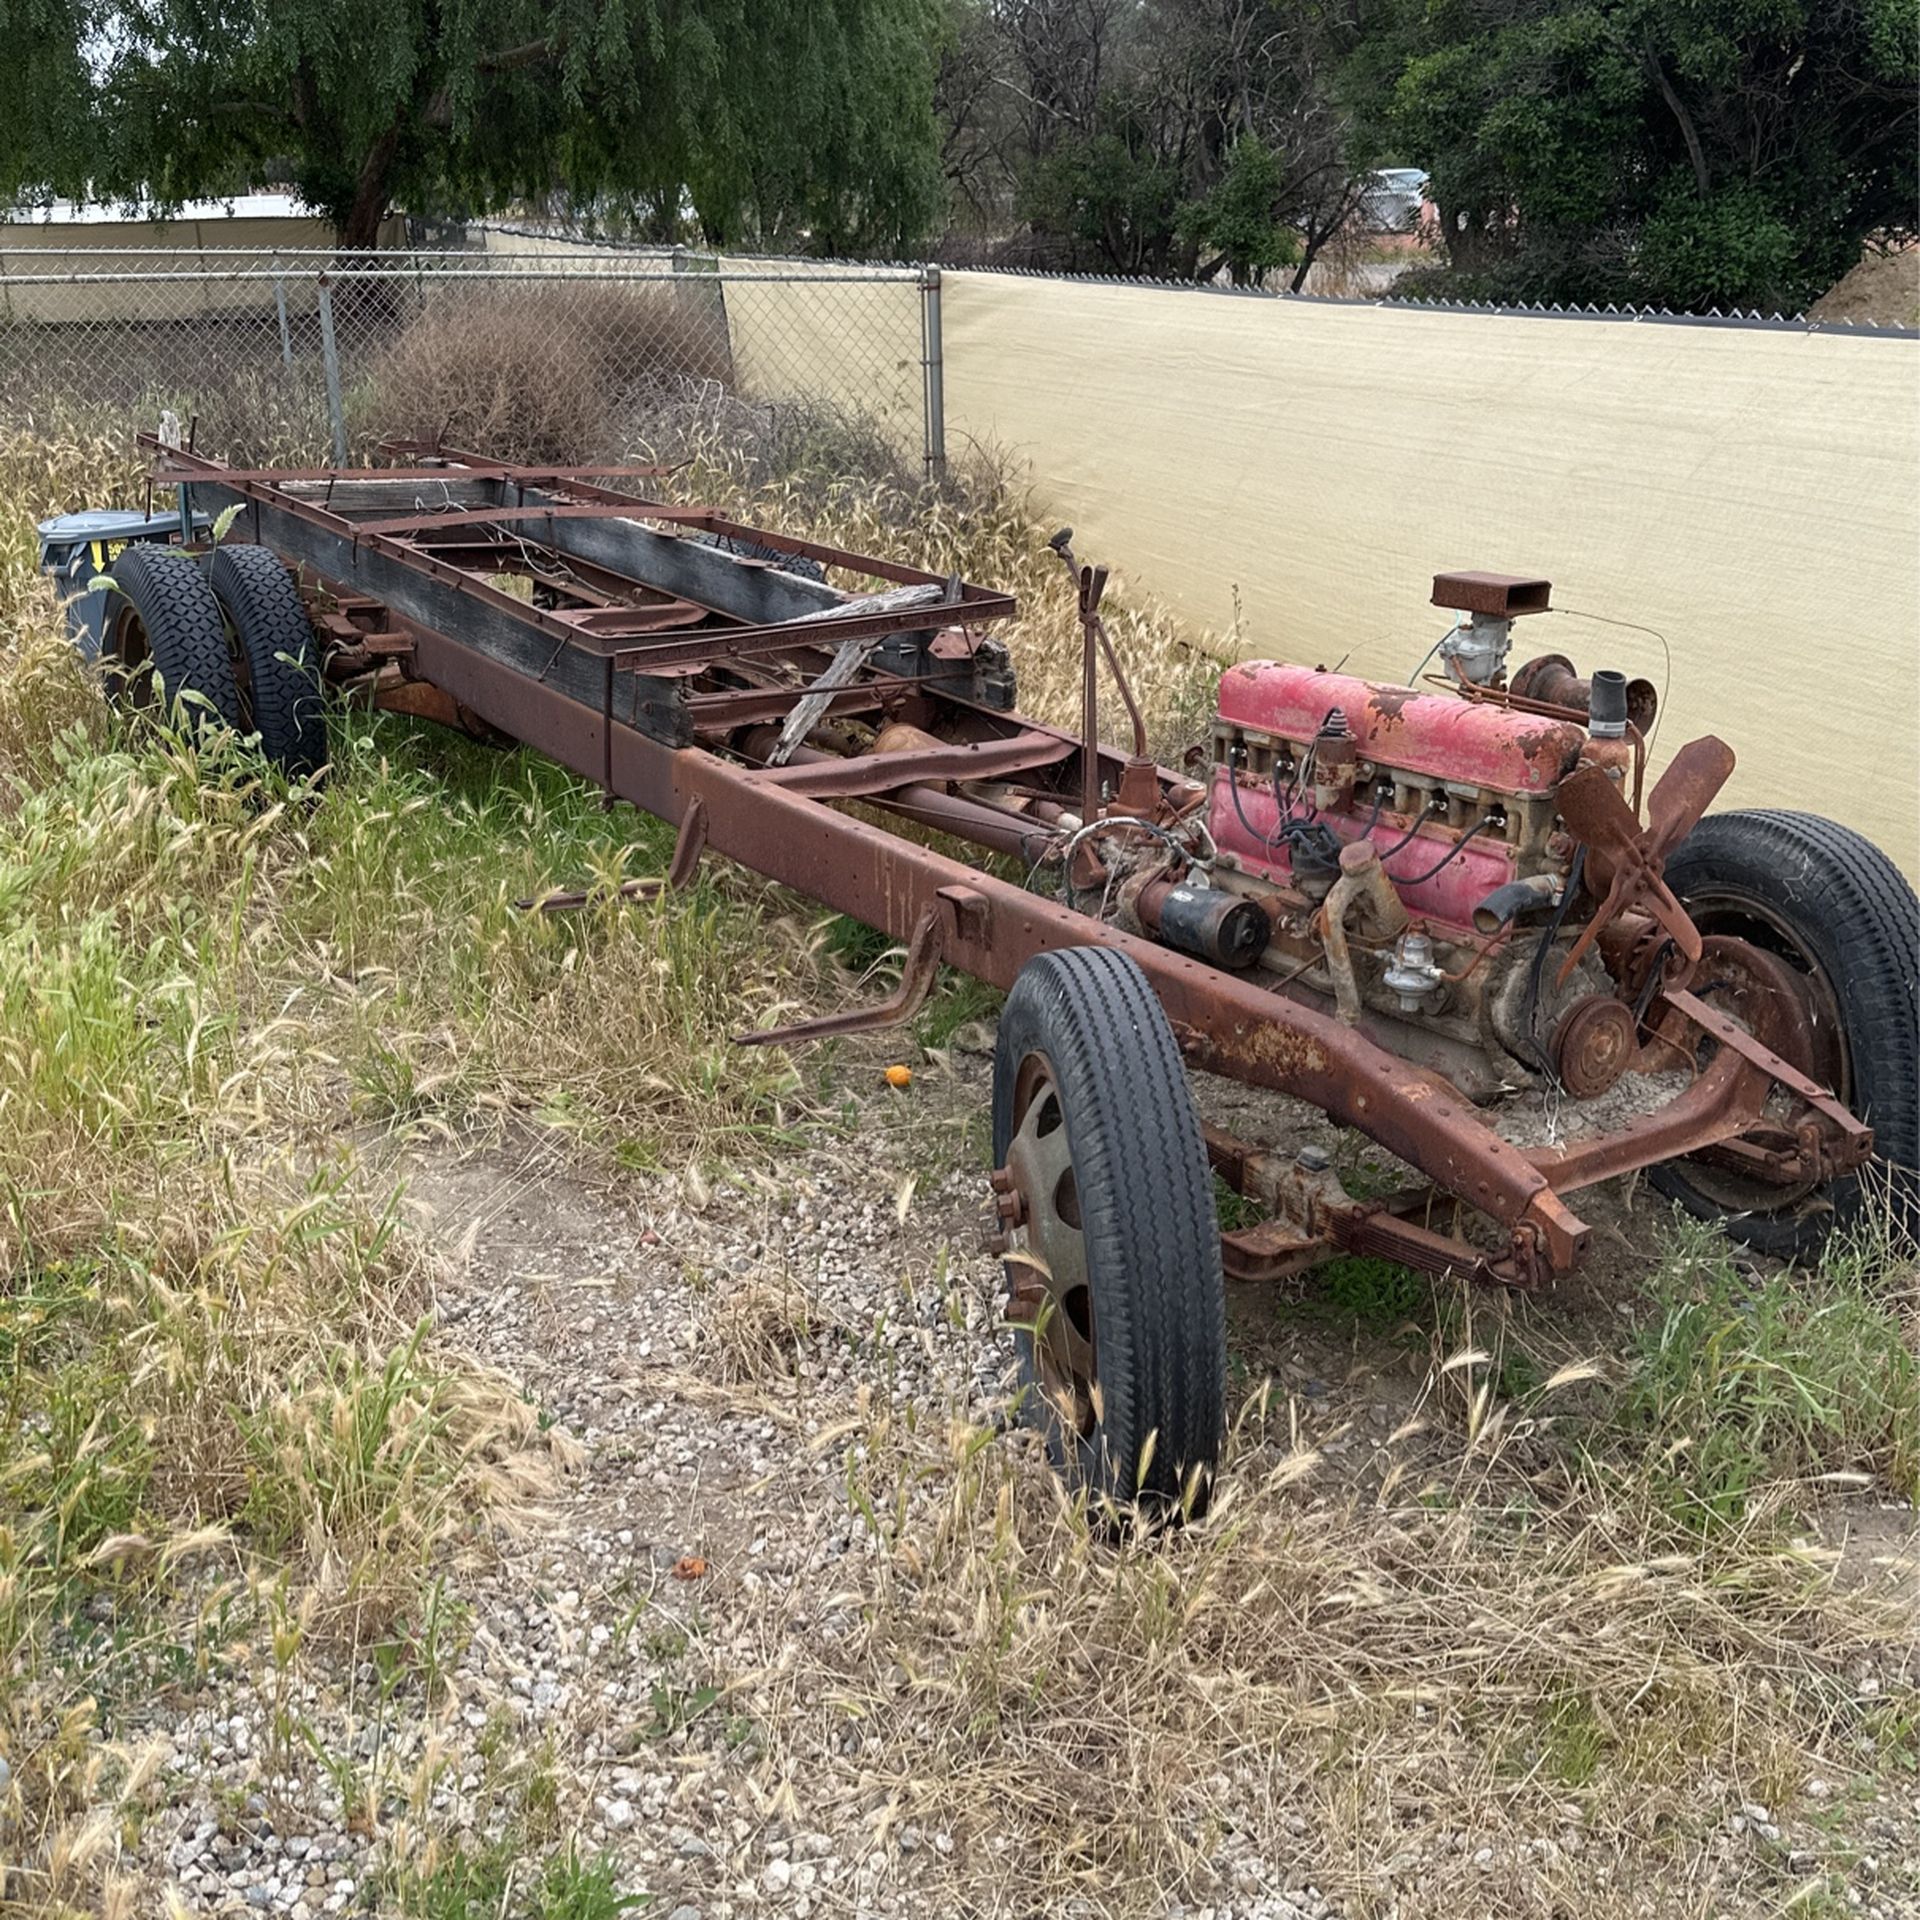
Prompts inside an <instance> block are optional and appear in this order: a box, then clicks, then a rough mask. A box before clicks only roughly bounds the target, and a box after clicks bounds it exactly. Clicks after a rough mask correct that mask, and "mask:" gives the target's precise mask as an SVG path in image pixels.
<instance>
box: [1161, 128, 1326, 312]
mask: <svg viewBox="0 0 1920 1920" xmlns="http://www.w3.org/2000/svg"><path fill="white" fill-rule="evenodd" d="M1285 182H1286V167H1285V164H1284V163H1283V162H1282V160H1281V158H1280V156H1279V155H1278V154H1277V153H1275V152H1274V151H1273V149H1272V148H1271V147H1269V146H1267V145H1265V144H1264V143H1263V142H1262V141H1260V140H1258V139H1256V138H1255V137H1254V136H1253V135H1252V134H1250V133H1246V134H1242V135H1241V136H1240V138H1239V139H1238V140H1236V141H1235V142H1234V143H1233V146H1232V148H1231V150H1230V151H1229V152H1228V155H1227V165H1226V171H1225V172H1224V173H1222V174H1221V176H1220V178H1219V181H1218V182H1217V183H1216V184H1215V186H1214V188H1213V190H1212V191H1211V192H1210V193H1209V194H1208V195H1207V196H1206V197H1205V199H1203V200H1199V201H1196V202H1195V203H1194V204H1193V205H1192V206H1191V207H1190V208H1189V209H1188V210H1187V215H1186V222H1185V224H1186V227H1187V230H1188V231H1189V232H1190V233H1192V234H1193V235H1194V237H1195V238H1196V239H1198V240H1199V242H1200V244H1201V246H1202V247H1203V248H1204V249H1206V250H1207V251H1208V252H1209V253H1210V254H1211V255H1212V256H1213V258H1212V261H1211V262H1210V263H1209V264H1208V265H1207V266H1206V267H1204V268H1203V273H1204V276H1205V277H1206V278H1208V279H1211V278H1212V277H1213V275H1214V274H1215V273H1217V272H1219V270H1220V269H1221V267H1222V266H1224V267H1225V268H1226V269H1227V271H1228V273H1229V274H1230V275H1231V276H1232V279H1233V284H1234V285H1235V286H1236V287H1249V286H1258V285H1259V284H1260V283H1261V282H1262V281H1263V280H1265V279H1266V277H1267V275H1268V273H1269V272H1270V271H1271V270H1272V269H1273V268H1275V267H1279V266H1285V265H1287V264H1288V263H1289V262H1290V261H1292V260H1295V259H1297V258H1298V257H1299V253H1300V243H1299V241H1298V240H1297V239H1296V238H1295V236H1294V232H1293V229H1292V228H1291V227H1288V226H1286V225H1284V224H1283V223H1282V221H1281V220H1280V219H1279V217H1278V213H1277V209H1278V208H1279V207H1280V205H1281V203H1282V197H1283V193H1284V189H1285Z"/></svg>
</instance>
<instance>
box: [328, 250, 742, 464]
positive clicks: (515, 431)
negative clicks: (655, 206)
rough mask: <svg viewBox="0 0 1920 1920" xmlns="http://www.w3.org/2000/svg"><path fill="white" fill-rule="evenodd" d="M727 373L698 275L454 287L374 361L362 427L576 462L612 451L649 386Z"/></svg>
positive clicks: (722, 341) (722, 343) (719, 330)
mask: <svg viewBox="0 0 1920 1920" xmlns="http://www.w3.org/2000/svg"><path fill="white" fill-rule="evenodd" d="M731 377H732V362H731V358H730V355H729V352H728V348H727V337H726V324H725V320H724V317H723V315H722V313H721V311H720V308H719V305H718V301H717V299H715V297H714V290H713V289H712V288H710V287H707V286H704V285H702V284H701V283H699V282H698V281H697V280H696V281H694V282H692V283H690V284H689V285H688V286H687V287H685V288H680V287H674V288H671V289H668V288H661V289H657V290H656V289H649V288H638V287H632V286H613V285H607V286H600V285H593V284H584V283H583V284H555V283H551V282H549V283H545V284H542V285H538V286H534V287H530V288H529V287H513V288H468V287H460V288H454V289H451V290H449V291H447V292H446V293H444V294H441V295H439V296H438V297H436V298H435V299H434V300H433V302H432V304H430V305H429V306H428V307H427V308H426V310H425V311H424V312H423V313H422V314H421V315H420V316H419V318H418V319H416V320H414V321H413V322H412V323H411V324H410V325H409V326H408V327H407V328H406V329H405V330H404V331H403V332H402V333H401V334H400V335H399V337H398V338H397V339H396V340H395V341H394V342H393V344H392V345H391V346H389V347H388V348H386V350H385V351H384V352H382V353H381V354H380V355H379V356H378V357H377V358H376V360H375V362H374V365H373V371H372V373H371V375H370V376H369V379H368V381H367V385H366V388H365V390H364V391H363V392H362V394H361V395H360V396H359V405H358V415H359V418H358V422H357V424H358V425H359V427H360V428H361V430H362V431H364V432H365V433H366V434H367V435H368V436H369V437H371V438H376V439H389V438H390V439H408V440H427V441H434V442H443V443H444V444H446V445H448V446H462V447H472V448H477V449H483V450H484V451H486V452H487V453H490V454H492V455H494V456H495V457H496V458H499V459H506V460H523V461H537V460H552V461H555V462H573V461H581V460H587V459H591V458H592V457H594V456H595V455H596V454H600V453H603V452H606V451H608V450H609V447H610V445H611V443H612V442H613V441H615V440H616V439H617V438H618V437H619V421H620V417H621V415H622V414H623V412H624V411H625V410H626V409H627V407H628V406H629V405H630V404H631V402H632V401H633V400H634V398H635V397H636V396H637V395H642V394H644V393H645V392H646V391H647V390H648V389H649V388H650V387H657V386H658V385H660V384H661V383H663V382H676V381H686V380H690V379H691V380H697V381H712V382H718V383H720V384H722V385H725V384H727V383H729V382H730V380H731Z"/></svg>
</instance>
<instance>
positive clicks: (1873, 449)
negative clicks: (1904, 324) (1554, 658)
mask: <svg viewBox="0 0 1920 1920" xmlns="http://www.w3.org/2000/svg"><path fill="white" fill-rule="evenodd" d="M944 285H945V300H944V305H945V323H946V324H945V328H944V335H945V359H946V401H947V440H948V446H949V450H950V451H956V450H957V449H958V448H959V447H960V446H961V445H962V444H963V443H964V441H965V439H966V438H967V437H969V436H970V437H972V438H975V439H977V440H980V441H982V442H986V443H989V444H993V445H997V446H999V447H1001V448H1003V449H1006V450H1008V451H1010V452H1013V453H1015V454H1016V455H1018V456H1020V457H1022V458H1023V459H1025V460H1026V461H1027V462H1029V463H1030V465H1031V468H1032V474H1033V478H1034V481H1035V483H1036V485H1037V487H1038V490H1039V492H1040V494H1041V496H1042V497H1043V498H1044V499H1045V500H1046V501H1047V503H1048V505H1049V506H1050V508H1051V509H1053V510H1055V511H1057V512H1058V513H1059V515H1060V517H1061V518H1062V519H1063V520H1068V521H1071V522H1072V523H1073V524H1074V526H1075V528H1076V535H1077V537H1076V541H1075V544H1076V546H1077V548H1078V550H1079V552H1080V554H1081V556H1082V557H1083V558H1088V559H1100V560H1104V561H1107V562H1110V563H1111V564H1112V565H1113V566H1114V567H1115V568H1116V570H1117V571H1118V572H1120V573H1121V574H1123V575H1125V576H1127V577H1129V578H1131V579H1132V580H1133V581H1134V582H1135V583H1137V585H1138V586H1139V587H1141V588H1143V589H1145V590H1146V591H1148V592H1150V593H1152V594H1154V595H1156V596H1157V597H1159V598H1160V599H1161V600H1163V601H1165V602H1166V603H1168V604H1169V605H1171V606H1172V607H1173V608H1174V609H1175V610H1176V611H1177V612H1179V613H1180V614H1182V615H1183V616H1185V617H1186V618H1187V619H1189V620H1191V621H1193V622H1194V623H1195V624H1196V625H1199V626H1203V627H1206V628H1208V629H1211V630H1212V631H1213V632H1214V633H1215V634H1217V635H1219V636H1220V637H1221V638H1222V640H1223V642H1224V643H1226V644H1228V645H1233V646H1237V648H1238V650H1239V651H1241V652H1242V653H1248V654H1275V655H1280V656H1283V657H1290V658H1293V659H1299V660H1307V661H1315V662H1318V661H1324V662H1326V663H1328V664H1332V663H1333V662H1334V661H1336V660H1338V659H1340V658H1341V657H1342V656H1343V655H1344V656H1347V659H1348V664H1349V667H1350V669H1351V670H1353V671H1356V672H1360V673H1365V674H1371V675H1376V676H1380V677H1383V678H1391V679H1396V680H1398V679H1405V678H1406V677H1407V676H1408V675H1409V674H1411V673H1412V672H1413V670H1414V667H1415V665H1416V663H1417V662H1418V661H1419V659H1420V657H1421V655H1422V654H1423V653H1425V652H1426V650H1427V648H1428V647H1429V646H1430V645H1431V644H1432V642H1433V641H1434V640H1436V639H1437V638H1438V637H1439V636H1440V634H1441V633H1442V631H1443V630H1444V629H1445V626H1446V624H1447V621H1448V618H1449V616H1448V615H1446V614H1443V613H1440V612H1438V611H1437V610H1435V609H1434V608H1432V607H1431V606H1430V605H1429V604H1428V602H1429V597H1430V594H1431V588H1432V576H1433V575H1434V574H1435V573H1438V572H1443V571H1447V570H1450V569H1454V568H1462V567H1479V568H1487V569H1490V570H1492V571H1495V572H1500V573H1519V574H1535V575H1540V576H1544V577H1545V578H1547V579H1550V580H1551V581H1552V582H1553V601H1554V605H1555V607H1556V608H1561V609H1569V610H1572V609H1577V610H1578V615H1576V613H1575V612H1573V611H1562V612H1556V613H1552V614H1547V615H1542V616H1538V617H1535V618H1531V619H1528V620H1526V621H1523V622H1521V623H1520V624H1519V625H1518V626H1517V627H1516V629H1515V635H1514V654H1513V664H1514V665H1516V666H1517V665H1519V664H1520V662H1521V661H1523V660H1527V659H1530V658H1532V657H1533V656H1534V655H1535V654H1539V653H1550V652H1551V653H1563V654H1566V655H1568V656H1569V657H1570V658H1571V659H1572V660H1573V661H1574V662H1575V664H1576V665H1577V666H1578V667H1579V668H1580V670H1581V671H1582V672H1591V671H1592V670H1593V669H1594V668H1596V667H1604V666H1615V667H1620V668H1622V669H1624V670H1625V671H1626V672H1628V673H1630V674H1642V673H1643V674H1646V675H1647V676H1648V677H1649V678H1651V679H1652V680H1653V681H1654V683H1655V685H1657V686H1660V687H1662V688H1663V689H1665V690H1666V692H1667V701H1666V708H1665V713H1664V716H1663V718H1662V720H1661V723H1660V727H1659V732H1658V735H1657V738H1656V742H1655V758H1656V762H1657V761H1658V760H1659V758H1660V754H1661V752H1662V750H1665V751H1667V752H1670V751H1671V750H1672V749H1673V748H1674V747H1676V746H1678V745H1679V744H1681V743H1682V742H1683V741H1685V740H1688V739H1690V738H1692V737H1693V736H1695V735H1696V734H1701V733H1708V732H1712V733H1718V734H1719V735H1720V736H1721V737H1722V738H1723V739H1724V740H1726V741H1727V743H1728V744H1729V745H1730V746H1731V747H1732V748H1733V749H1734V751H1735V753H1736V754H1737V755H1738V757H1739V766H1738V769H1737V771H1736V772H1735V774H1734V776H1733V779H1732V781H1731V782H1730V783H1729V785H1728V787H1727V789H1726V790H1725V792H1724V793H1723V795H1722V798H1721V801H1720V805H1722V806H1749V807H1751V806H1782V807H1797V808H1804V809H1807V810H1809V811H1812V812H1818V813H1824V814H1828V815H1830V816H1832V817H1833V818H1835V819H1838V820H1842V821H1845V822H1846V823H1847V824H1849V825H1851V826H1854V827H1857V828H1859V829H1860V830H1861V831H1863V832H1865V833H1866V834H1868V835H1869V836H1871V837H1872V838H1873V839H1875V840H1877V841H1878V842H1879V843H1880V844H1881V845H1882V846H1883V847H1884V848H1885V849H1886V850H1887V852H1888V853H1889V854H1890V855H1892V857H1893V858H1894V859H1895V860H1896V861H1897V862H1898V863H1899V864H1900V865H1901V867H1902V868H1903V869H1905V871H1906V872H1908V873H1909V874H1912V873H1914V872H1915V871H1916V869H1917V868H1920V343H1916V342H1915V341H1913V340H1910V339H1904V338H1881V337H1864V338H1863V337H1857V336H1856V337H1848V336H1846V335H1840V334H1820V333H1813V334H1809V333H1806V332H1804V331H1800V330H1789V329H1779V330H1774V329H1764V328H1735V327H1711V326H1681V325H1673V324H1660V323H1655V322H1637V323H1636V322H1627V321H1603V320H1597V319H1595V320H1578V319H1559V318H1549V317H1535V318H1527V317H1521V316H1514V317H1507V316H1502V315H1493V314H1476V313H1446V312H1436V311H1426V312H1421V311H1408V310H1406V309H1404V308H1388V307H1368V306H1336V305H1331V304H1328V305H1316V304H1310V303H1305V302H1293V301H1278V300H1265V299H1251V298H1244V297H1235V296H1231V295H1225V294H1214V293H1205V292H1197V291H1188V292H1182V291H1177V290H1170V289H1160V288H1149V287H1130V286H1100V285H1086V284H1076V283H1072V282H1062V281H1053V280H1039V279H1033V280H1029V279H1021V278H1014V277H1006V276H1000V275H995V274H978V273H960V272H954V273H948V274H947V275H945V276H944ZM1236 604H1237V606H1238V616H1239V623H1238V628H1237V632H1236V630H1235V612H1236ZM1589 615H1592V616H1605V618H1606V619H1608V620H1612V621H1628V622H1634V623H1636V624H1637V625H1639V626H1644V627H1650V628H1655V629H1658V630H1659V632H1661V633H1662V634H1664V635H1665V637H1666V641H1667V644H1668V646H1669V647H1670V648H1671V652H1672V671H1671V684H1670V685H1669V674H1668V667H1667V662H1666V660H1665V658H1664V657H1663V653H1662V648H1661V643H1660V641H1659V640H1657V639H1655V638H1653V637H1652V635H1650V634H1648V633H1643V632H1638V631H1634V630H1632V629H1631V628H1626V627H1619V626H1610V625H1603V624H1600V622H1599V620H1598V619H1594V618H1587V617H1584V616H1589Z"/></svg>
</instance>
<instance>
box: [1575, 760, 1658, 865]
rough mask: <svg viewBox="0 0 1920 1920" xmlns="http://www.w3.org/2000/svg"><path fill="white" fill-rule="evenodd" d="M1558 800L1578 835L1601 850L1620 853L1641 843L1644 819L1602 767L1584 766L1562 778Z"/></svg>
mask: <svg viewBox="0 0 1920 1920" xmlns="http://www.w3.org/2000/svg"><path fill="white" fill-rule="evenodd" d="M1554 802H1555V804H1556V805H1557V806H1558V807H1559V809H1560V817H1561V819H1563V820H1564V821H1565V822H1566V823H1567V825H1568V827H1569V828H1570V829H1571V830H1572V832H1573V834H1574V837H1575V838H1576V839H1579V840H1581V841H1584V842H1585V843H1586V845H1587V846H1589V847H1591V848H1593V849H1594V850H1595V852H1597V853H1604V854H1612V855H1614V856H1615V857H1619V856H1621V855H1625V854H1630V853H1632V851H1633V850H1634V848H1635V847H1637V846H1638V845H1639V844H1640V822H1639V821H1638V820H1636V819H1635V818H1634V817H1633V809H1632V808H1631V807H1630V806H1628V805H1627V803H1626V801H1625V800H1623V799H1622V798H1621V797H1620V789H1619V788H1618V787H1617V786H1616V785H1615V784H1614V783H1613V781H1612V780H1611V779H1610V778H1609V777H1608V775H1607V774H1606V773H1605V772H1604V771H1603V770H1602V769H1601V768H1599V767H1582V768H1581V769H1580V771H1579V772H1578V773H1574V774H1569V775H1568V776H1567V778H1566V779H1564V780H1562V781H1561V782H1560V790H1559V792H1558V793H1556V794H1555V795H1554Z"/></svg>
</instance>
